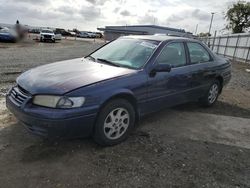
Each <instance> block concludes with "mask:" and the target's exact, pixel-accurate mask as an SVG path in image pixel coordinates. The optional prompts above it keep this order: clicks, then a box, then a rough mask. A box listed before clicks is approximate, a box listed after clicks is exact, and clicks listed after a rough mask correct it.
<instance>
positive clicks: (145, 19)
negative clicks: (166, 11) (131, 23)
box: [138, 14, 158, 25]
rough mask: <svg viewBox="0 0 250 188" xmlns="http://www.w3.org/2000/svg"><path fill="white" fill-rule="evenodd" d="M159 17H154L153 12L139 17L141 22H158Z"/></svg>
mask: <svg viewBox="0 0 250 188" xmlns="http://www.w3.org/2000/svg"><path fill="white" fill-rule="evenodd" d="M157 22H158V19H157V18H156V17H154V16H153V15H152V14H145V15H144V16H142V17H140V18H139V19H138V23H139V24H145V25H146V24H156V23H157Z"/></svg>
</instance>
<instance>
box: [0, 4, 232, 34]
mask: <svg viewBox="0 0 250 188" xmlns="http://www.w3.org/2000/svg"><path fill="white" fill-rule="evenodd" d="M233 2H236V0H209V1H202V0H188V1H186V0H154V1H152V0H137V1H135V0H8V1H6V0H0V23H15V21H16V20H17V19H19V20H20V22H21V23H23V24H28V25H34V26H54V27H64V28H66V29H67V28H73V27H76V26H77V27H79V28H81V29H82V30H96V27H97V26H99V27H104V26H106V25H114V24H115V25H122V24H128V25H133V24H154V23H155V24H157V25H163V26H169V27H175V28H183V29H185V30H187V31H194V30H195V26H196V24H199V29H198V30H199V32H205V31H207V30H208V26H209V21H210V19H211V11H213V12H216V14H215V17H214V18H215V19H214V22H213V27H212V32H213V31H214V30H221V29H223V28H224V25H225V23H226V22H225V19H224V15H223V12H226V10H227V7H228V6H229V5H231V4H232V3H233Z"/></svg>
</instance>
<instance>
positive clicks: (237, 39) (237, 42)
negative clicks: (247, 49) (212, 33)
mask: <svg viewBox="0 0 250 188" xmlns="http://www.w3.org/2000/svg"><path fill="white" fill-rule="evenodd" d="M239 38H240V35H238V37H237V41H236V45H235V48H234V53H233V60H234V57H235V53H236V50H237V46H238V42H239Z"/></svg>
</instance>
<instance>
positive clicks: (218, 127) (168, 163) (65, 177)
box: [0, 40, 250, 188]
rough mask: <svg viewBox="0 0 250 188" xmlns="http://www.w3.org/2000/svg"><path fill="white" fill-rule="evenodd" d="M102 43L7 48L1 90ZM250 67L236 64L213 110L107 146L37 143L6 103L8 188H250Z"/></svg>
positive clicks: (154, 123)
mask: <svg viewBox="0 0 250 188" xmlns="http://www.w3.org/2000/svg"><path fill="white" fill-rule="evenodd" d="M100 45H101V44H100V43H93V42H91V41H88V42H83V41H71V40H63V41H61V42H58V43H55V44H52V43H37V42H34V41H26V42H23V43H22V44H5V43H0V57H1V59H0V80H1V81H0V87H1V92H2V94H4V93H5V92H6V88H8V87H9V86H10V85H12V84H13V83H14V80H15V78H16V77H17V76H18V75H19V74H20V73H21V72H23V71H25V70H27V69H29V68H30V67H35V66H37V65H41V64H46V63H50V62H54V61H60V60H64V59H71V58H78V57H82V56H84V55H86V54H88V53H89V52H90V51H92V50H93V49H95V48H97V47H98V46H100ZM246 68H250V66H249V65H246V64H241V63H233V77H232V80H231V82H230V84H229V85H227V86H226V88H224V90H223V93H222V95H221V96H220V98H219V101H218V103H217V104H216V105H215V106H214V107H213V108H206V109H204V108H201V107H199V106H198V105H197V104H185V105H181V106H178V107H175V108H173V109H170V110H164V111H162V112H159V113H156V114H152V115H151V116H149V117H146V118H144V119H143V120H142V121H141V122H140V124H139V125H138V127H137V129H136V130H135V131H134V132H133V134H132V135H131V136H130V137H129V139H128V140H127V141H126V142H124V143H122V144H120V145H117V146H114V147H107V148H102V147H100V146H97V145H96V144H94V143H93V141H92V140H91V139H79V140H66V141H57V142H53V143H50V142H47V141H44V140H41V139H40V138H37V137H34V136H32V135H30V134H28V133H27V132H26V130H24V129H23V127H22V126H21V125H20V123H18V122H17V121H16V119H15V118H14V117H13V116H12V115H11V114H10V113H9V112H8V110H7V109H6V108H5V103H4V99H3V98H0V182H1V184H0V187H8V188H12V187H13V188H16V187H24V188H29V187H32V188H33V187H38V188H39V187H53V188H54V187H157V188H158V187H190V188H195V187H198V188H200V187H225V188H230V187H250V159H249V155H250V150H249V149H250V142H249V136H250V126H249V125H250V119H249V118H250V73H247V72H246V71H245V69H246ZM155 127H157V128H155Z"/></svg>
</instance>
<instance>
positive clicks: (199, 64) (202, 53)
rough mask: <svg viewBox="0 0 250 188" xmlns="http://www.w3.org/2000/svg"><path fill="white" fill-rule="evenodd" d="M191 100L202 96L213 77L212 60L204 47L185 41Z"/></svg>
mask: <svg viewBox="0 0 250 188" xmlns="http://www.w3.org/2000/svg"><path fill="white" fill-rule="evenodd" d="M186 46H187V51H188V54H189V67H190V73H191V77H192V79H191V82H192V83H191V84H192V93H191V97H192V99H193V100H196V99H198V98H199V97H201V96H203V95H204V93H205V92H206V90H207V89H208V87H209V85H210V83H211V81H212V80H213V79H214V77H215V74H216V72H215V70H214V62H213V58H212V56H211V55H210V53H209V52H208V51H207V50H206V48H205V47H204V46H203V45H201V44H200V43H198V42H187V43H186Z"/></svg>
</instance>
